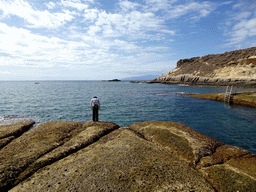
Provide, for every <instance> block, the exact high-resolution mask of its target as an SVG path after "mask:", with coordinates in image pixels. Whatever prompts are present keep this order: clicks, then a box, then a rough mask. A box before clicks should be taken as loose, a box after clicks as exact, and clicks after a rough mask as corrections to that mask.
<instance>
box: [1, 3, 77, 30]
mask: <svg viewBox="0 0 256 192" xmlns="http://www.w3.org/2000/svg"><path fill="white" fill-rule="evenodd" d="M0 10H2V11H3V14H4V16H6V17H7V16H9V15H17V16H18V17H20V18H23V19H24V20H26V21H27V22H28V23H30V25H29V27H33V28H41V27H45V28H56V27H59V26H62V25H64V24H65V23H66V22H68V21H71V20H72V19H74V15H75V13H74V12H71V11H68V10H65V11H63V12H61V13H54V14H52V13H50V12H49V11H36V10H34V9H33V8H32V7H31V6H30V4H29V3H27V2H25V1H23V0H15V1H14V2H6V1H1V2H0Z"/></svg>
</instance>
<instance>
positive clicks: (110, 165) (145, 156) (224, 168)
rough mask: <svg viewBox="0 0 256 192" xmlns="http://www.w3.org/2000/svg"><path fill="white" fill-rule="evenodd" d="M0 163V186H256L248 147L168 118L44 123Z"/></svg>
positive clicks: (5, 151)
mask: <svg viewBox="0 0 256 192" xmlns="http://www.w3.org/2000/svg"><path fill="white" fill-rule="evenodd" d="M20 123H21V124H22V122H20ZM6 126H7V125H3V126H0V130H4V131H3V132H5V133H6ZM14 126H15V127H18V126H19V125H18V124H15V125H14ZM22 126H23V124H22ZM5 133H4V134H5ZM0 162H1V164H0V191H7V190H9V191H26V192H27V191H202V192H204V191H240V192H241V191H256V175H255V173H256V156H255V155H254V154H251V153H250V152H249V151H247V150H245V149H242V148H239V147H235V146H228V145H224V144H223V143H222V142H220V141H218V140H216V139H213V138H210V137H208V136H205V135H203V134H201V133H199V132H197V131H195V130H193V129H191V128H190V127H188V126H186V125H184V124H181V123H175V122H154V121H149V122H141V123H135V124H132V125H130V126H129V127H125V128H120V127H119V126H118V125H116V124H114V123H109V122H92V121H89V122H85V123H80V122H71V121H53V122H46V123H43V124H40V125H38V126H37V127H35V128H34V129H31V130H30V131H28V132H25V133H23V134H21V135H20V136H19V137H17V138H15V139H13V140H12V141H11V142H10V143H8V144H7V145H6V146H4V147H3V148H2V149H0Z"/></svg>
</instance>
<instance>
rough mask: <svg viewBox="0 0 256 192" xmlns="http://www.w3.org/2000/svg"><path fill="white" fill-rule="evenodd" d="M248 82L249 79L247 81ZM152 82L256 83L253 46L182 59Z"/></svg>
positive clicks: (254, 50)
mask: <svg viewBox="0 0 256 192" xmlns="http://www.w3.org/2000/svg"><path fill="white" fill-rule="evenodd" d="M249 81H251V82H250V83H249ZM152 82H160V83H180V82H187V83H194V84H209V83H212V84H216V85H222V84H223V85H225V84H237V83H241V82H247V83H244V84H251V85H254V84H256V47H253V48H248V49H243V50H237V51H231V52H225V53H223V54H216V55H206V56H204V57H194V58H191V59H183V60H179V61H178V62H177V67H176V68H175V69H174V70H172V71H170V72H168V73H167V74H166V75H162V76H160V77H158V78H157V79H155V80H153V81H152Z"/></svg>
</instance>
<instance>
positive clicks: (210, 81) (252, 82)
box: [142, 75, 256, 88]
mask: <svg viewBox="0 0 256 192" xmlns="http://www.w3.org/2000/svg"><path fill="white" fill-rule="evenodd" d="M142 83H149V84H150V83H161V84H173V85H177V84H185V85H195V86H213V87H215V86H216V87H219V86H220V87H221V86H236V87H243V88H255V87H256V79H242V78H210V77H199V76H193V75H177V76H171V77H159V78H156V79H154V80H151V81H143V82H142Z"/></svg>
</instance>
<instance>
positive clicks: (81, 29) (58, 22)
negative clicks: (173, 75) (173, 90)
mask: <svg viewBox="0 0 256 192" xmlns="http://www.w3.org/2000/svg"><path fill="white" fill-rule="evenodd" d="M254 46H256V2H255V1H254V0H231V1H229V0H227V1H225V0H224V1H221V0H215V1H214V0H209V1H203V0H130V1H128V0H52V1H49V0H40V1H38V0H29V1H28V0H0V80H105V79H113V78H119V79H122V78H127V77H133V76H144V75H162V74H166V73H167V72H168V71H170V70H172V69H174V68H175V67H176V63H177V61H178V60H179V59H185V58H191V57H196V56H204V55H207V54H217V53H223V52H225V51H231V50H236V49H242V48H248V47H254Z"/></svg>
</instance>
